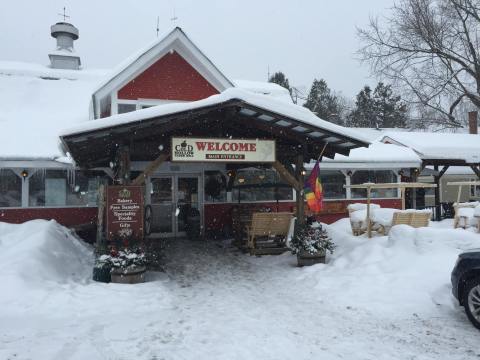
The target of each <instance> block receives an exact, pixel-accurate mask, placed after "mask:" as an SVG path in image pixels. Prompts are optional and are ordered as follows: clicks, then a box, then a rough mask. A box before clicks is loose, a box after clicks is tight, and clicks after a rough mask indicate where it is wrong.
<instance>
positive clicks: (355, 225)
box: [347, 203, 380, 236]
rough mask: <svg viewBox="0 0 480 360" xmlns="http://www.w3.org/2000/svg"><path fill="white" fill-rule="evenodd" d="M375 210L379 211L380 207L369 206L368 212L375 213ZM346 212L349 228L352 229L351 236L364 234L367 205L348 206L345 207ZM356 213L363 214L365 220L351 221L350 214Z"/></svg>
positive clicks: (376, 205) (375, 205)
mask: <svg viewBox="0 0 480 360" xmlns="http://www.w3.org/2000/svg"><path fill="white" fill-rule="evenodd" d="M375 209H380V205H378V204H370V211H372V212H373V211H375ZM347 210H348V217H349V218H350V226H351V228H352V234H353V235H354V236H360V235H362V234H365V233H366V232H367V214H366V210H367V204H363V203H355V204H350V205H348V206H347ZM357 211H362V213H365V220H363V219H362V220H361V221H355V220H353V219H352V214H353V213H355V212H357ZM357 214H358V213H357ZM370 221H371V220H370Z"/></svg>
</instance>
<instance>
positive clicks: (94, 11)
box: [0, 0, 393, 97]
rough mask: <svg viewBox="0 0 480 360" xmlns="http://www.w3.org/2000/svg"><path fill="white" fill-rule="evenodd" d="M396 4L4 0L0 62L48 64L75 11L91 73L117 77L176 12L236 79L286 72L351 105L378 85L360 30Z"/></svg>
mask: <svg viewBox="0 0 480 360" xmlns="http://www.w3.org/2000/svg"><path fill="white" fill-rule="evenodd" d="M392 3H393V0H343V1H335V0H308V1H306V0H305V1H302V0H297V1H295V0H290V1H284V0H230V1H226V0H201V1H199V0H141V1H140V0H96V1H94V0H41V1H39V0H15V1H13V0H2V1H1V5H0V60H13V61H25V62H37V63H42V64H47V63H48V57H47V53H48V51H50V50H51V49H53V48H54V45H55V41H54V39H53V38H51V37H50V31H49V26H50V25H51V24H53V23H55V22H57V21H59V20H60V19H61V17H60V16H58V15H57V13H60V12H61V11H62V8H63V6H66V7H67V14H69V15H70V16H71V18H70V21H71V22H72V23H73V24H74V25H75V26H77V27H78V28H79V30H80V39H79V40H77V41H76V43H75V46H76V49H77V51H78V52H79V53H80V55H81V58H82V62H83V65H84V66H85V67H87V68H88V67H89V68H112V67H113V66H115V65H117V64H118V63H119V62H121V61H122V60H123V59H124V58H126V57H128V56H129V55H130V54H131V53H132V52H134V51H136V50H138V49H139V48H142V47H144V46H145V45H146V44H148V43H149V42H150V41H152V39H154V38H155V27H156V21H157V16H160V33H161V34H162V33H166V32H168V31H169V30H171V29H172V27H173V26H174V23H173V21H171V18H172V17H173V9H174V8H175V12H176V16H177V17H178V20H177V21H176V25H179V26H181V27H182V28H183V29H184V30H185V32H186V33H187V34H188V35H189V36H190V38H191V39H192V40H193V41H194V42H195V43H196V44H197V45H198V46H199V47H200V49H202V50H203V51H204V52H205V54H206V55H207V56H208V57H209V58H210V59H211V60H212V61H213V62H214V63H215V64H216V65H217V66H218V67H219V68H220V69H221V70H222V71H223V72H224V73H225V75H226V76H227V77H229V78H230V79H246V80H266V79H267V69H268V67H270V71H271V72H274V71H277V70H281V71H283V72H284V73H285V74H286V75H287V77H288V78H289V79H290V83H291V84H293V85H303V86H306V87H308V88H309V87H310V85H311V82H312V81H313V79H314V78H315V77H316V78H324V79H326V80H327V82H328V84H329V86H330V87H331V88H332V89H334V90H336V91H340V92H342V93H343V94H344V95H346V96H348V97H353V96H354V95H355V94H356V93H357V92H358V91H359V90H360V88H361V87H362V86H363V85H364V84H374V83H375V82H376V81H375V79H371V78H370V77H369V69H368V67H367V66H365V65H364V66H361V65H360V64H359V62H358V61H357V60H355V58H354V57H355V54H354V53H355V51H356V50H357V49H358V46H359V45H358V40H357V37H356V28H355V27H356V26H360V27H362V26H364V25H365V24H366V23H367V22H368V18H369V16H371V15H381V14H386V13H387V11H388V8H389V7H390V6H391V5H392Z"/></svg>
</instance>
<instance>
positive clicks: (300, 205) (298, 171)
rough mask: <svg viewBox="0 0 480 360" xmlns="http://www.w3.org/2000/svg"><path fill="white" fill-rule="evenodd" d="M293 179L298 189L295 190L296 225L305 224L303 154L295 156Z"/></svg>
mask: <svg viewBox="0 0 480 360" xmlns="http://www.w3.org/2000/svg"><path fill="white" fill-rule="evenodd" d="M295 177H296V180H297V183H298V184H299V187H298V188H296V189H295V192H296V195H297V201H296V205H297V206H296V207H297V213H296V215H297V224H298V225H304V224H305V192H304V190H303V183H304V175H303V154H299V155H297V158H296V159H295Z"/></svg>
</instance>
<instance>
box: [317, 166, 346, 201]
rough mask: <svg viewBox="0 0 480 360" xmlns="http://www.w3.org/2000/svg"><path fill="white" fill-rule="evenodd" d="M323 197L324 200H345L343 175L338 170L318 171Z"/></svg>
mask: <svg viewBox="0 0 480 360" xmlns="http://www.w3.org/2000/svg"><path fill="white" fill-rule="evenodd" d="M320 182H321V183H322V189H323V197H324V198H325V199H345V197H346V195H345V194H346V192H345V188H344V187H343V186H344V185H345V175H343V173H342V172H341V171H338V170H320Z"/></svg>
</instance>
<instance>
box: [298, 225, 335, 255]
mask: <svg viewBox="0 0 480 360" xmlns="http://www.w3.org/2000/svg"><path fill="white" fill-rule="evenodd" d="M290 248H291V249H292V253H293V254H298V253H300V252H307V253H309V254H312V255H313V254H317V253H321V254H326V252H327V251H329V252H330V253H333V250H334V249H335V244H334V243H333V241H332V239H331V238H330V236H328V233H327V231H326V230H325V229H324V228H323V227H322V225H320V224H318V223H314V224H312V225H303V226H300V227H299V228H298V229H297V231H296V232H295V234H294V236H293V238H292V240H291V241H290Z"/></svg>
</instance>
